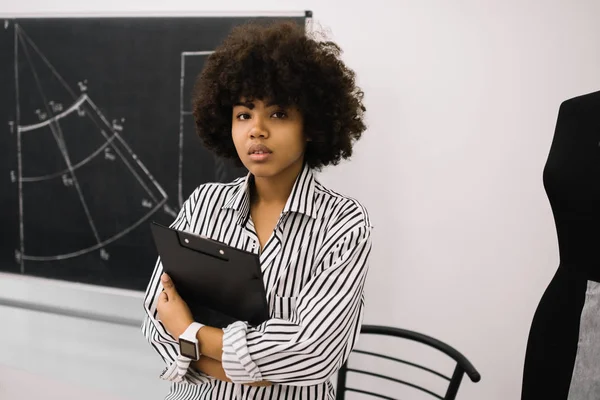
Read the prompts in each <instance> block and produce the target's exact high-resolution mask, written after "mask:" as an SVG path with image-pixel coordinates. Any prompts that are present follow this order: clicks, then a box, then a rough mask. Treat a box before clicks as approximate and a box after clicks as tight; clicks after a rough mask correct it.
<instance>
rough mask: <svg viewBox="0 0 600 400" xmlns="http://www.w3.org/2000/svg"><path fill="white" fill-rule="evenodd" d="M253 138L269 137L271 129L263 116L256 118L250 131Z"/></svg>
mask: <svg viewBox="0 0 600 400" xmlns="http://www.w3.org/2000/svg"><path fill="white" fill-rule="evenodd" d="M248 133H249V135H250V138H251V139H256V138H263V139H264V138H267V137H269V131H268V129H267V127H266V126H265V124H264V121H263V119H262V118H261V117H256V118H254V124H253V125H252V127H251V128H250V131H249V132H248Z"/></svg>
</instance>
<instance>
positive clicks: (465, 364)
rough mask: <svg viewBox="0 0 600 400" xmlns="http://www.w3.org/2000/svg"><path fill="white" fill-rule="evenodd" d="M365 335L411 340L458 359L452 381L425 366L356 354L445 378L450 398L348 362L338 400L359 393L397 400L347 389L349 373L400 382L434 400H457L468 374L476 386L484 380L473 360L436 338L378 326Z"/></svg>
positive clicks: (341, 375)
mask: <svg viewBox="0 0 600 400" xmlns="http://www.w3.org/2000/svg"><path fill="white" fill-rule="evenodd" d="M365 334H366V335H385V336H393V337H397V338H403V339H407V340H412V341H416V342H419V343H422V344H425V345H428V346H431V347H433V348H435V349H437V350H439V351H441V352H443V353H445V354H446V355H447V356H449V357H451V358H452V359H454V361H456V367H455V368H454V373H453V374H452V377H448V376H446V375H443V374H441V373H439V372H436V371H433V370H431V369H429V368H426V367H424V366H422V365H418V364H414V363H411V362H408V361H404V360H401V359H399V358H394V357H390V356H388V355H384V354H378V353H372V352H369V351H364V350H359V349H355V350H354V351H353V353H360V354H365V355H369V356H374V357H379V358H383V359H386V360H391V361H396V362H399V363H402V364H406V365H409V366H411V367H415V368H419V369H421V370H424V371H427V372H429V373H432V374H434V375H436V376H438V377H441V378H443V379H445V380H447V381H449V382H450V383H449V384H448V389H447V390H446V394H445V395H444V396H441V395H438V394H436V393H434V392H432V391H430V390H427V389H425V388H423V387H421V386H418V385H415V384H412V383H409V382H406V381H403V380H401V379H397V378H393V377H390V376H385V375H381V374H377V373H374V372H370V371H364V370H359V369H354V368H349V367H348V362H346V363H345V364H344V365H343V366H342V368H341V369H340V370H339V372H338V376H337V395H336V400H344V398H345V393H346V392H356V393H362V394H366V395H370V396H374V397H378V398H380V399H388V400H395V399H394V398H392V397H388V396H384V395H382V394H377V393H373V392H369V391H366V390H360V389H355V388H349V387H347V386H346V384H347V382H346V380H347V374H348V372H354V373H359V374H364V375H369V376H373V377H376V378H381V379H385V380H388V381H392V382H396V383H399V384H402V385H406V386H410V387H412V388H415V389H418V390H420V391H422V392H425V393H427V394H429V395H431V396H432V397H433V398H437V399H441V400H454V399H455V398H456V393H457V392H458V388H459V386H460V383H461V381H462V378H463V375H464V374H465V373H466V374H467V375H468V376H469V378H471V381H473V382H479V380H480V379H481V375H479V372H477V370H476V369H475V367H474V366H473V365H472V364H471V363H470V362H469V360H467V358H466V357H465V356H463V355H462V354H461V353H459V352H458V351H457V350H456V349H454V348H452V347H451V346H449V345H447V344H446V343H443V342H440V341H439V340H437V339H434V338H432V337H429V336H426V335H423V334H421V333H417V332H412V331H408V330H405V329H399V328H392V327H387V326H376V325H363V326H362V328H361V335H365ZM349 361H350V360H349Z"/></svg>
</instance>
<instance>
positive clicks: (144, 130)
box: [0, 13, 310, 290]
mask: <svg viewBox="0 0 600 400" xmlns="http://www.w3.org/2000/svg"><path fill="white" fill-rule="evenodd" d="M309 17H310V13H302V14H297V15H295V16H294V15H289V16H286V15H281V16H252V17H250V16H243V17H242V16H238V17H235V16H221V17H217V16H210V17H206V16H205V17H144V18H133V17H111V18H108V17H103V18H89V17H88V18H22V19H20V18H19V19H5V20H4V21H3V24H4V25H3V29H2V31H1V32H0V89H1V90H0V152H1V153H0V224H1V225H2V240H1V241H0V271H2V272H8V273H11V274H12V273H14V274H23V275H29V276H36V277H43V278H50V279H58V280H63V281H70V282H81V283H88V284H93V285H99V286H109V287H116V288H125V289H133V290H143V289H144V288H145V286H146V285H147V283H148V279H149V277H150V274H151V272H152V269H153V268H154V263H155V260H156V250H155V248H154V244H153V242H152V237H151V235H150V230H149V224H150V222H151V221H157V222H159V223H161V224H164V225H168V224H170V223H171V222H172V221H173V220H174V218H175V216H176V214H177V212H178V211H179V209H180V207H181V204H182V202H183V201H184V200H185V199H186V198H187V197H188V195H189V194H190V193H191V192H192V191H193V190H194V189H195V188H196V187H197V186H198V185H200V184H202V183H205V182H215V181H219V182H225V181H231V180H232V179H234V178H235V177H238V176H241V175H244V174H245V173H246V171H245V170H243V169H241V168H236V167H234V166H233V165H232V164H231V163H229V162H225V161H223V160H221V159H219V158H217V157H215V156H214V155H213V154H212V153H211V152H209V151H208V150H206V149H205V148H204V146H203V145H202V143H201V142H200V139H198V138H197V136H196V133H195V131H194V124H193V117H192V116H191V114H190V91H191V88H192V85H193V82H194V80H195V78H196V76H197V74H198V73H199V72H200V70H201V69H202V66H203V64H204V61H205V59H206V57H207V56H208V54H210V52H211V51H213V50H214V49H215V47H216V46H217V45H218V44H219V43H220V42H221V40H222V39H223V38H224V37H225V36H226V35H227V34H228V32H229V31H230V30H231V28H232V27H234V26H235V25H238V24H241V23H244V22H246V21H248V20H252V19H265V18H267V19H286V20H290V19H293V20H294V21H296V22H297V23H299V24H301V26H305V23H306V19H307V18H309Z"/></svg>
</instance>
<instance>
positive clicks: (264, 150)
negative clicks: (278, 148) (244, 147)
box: [248, 143, 272, 155]
mask: <svg viewBox="0 0 600 400" xmlns="http://www.w3.org/2000/svg"><path fill="white" fill-rule="evenodd" d="M271 153H272V151H271V149H269V148H268V147H267V146H265V145H264V144H259V143H255V144H253V145H252V146H250V149H248V154H250V155H253V154H271Z"/></svg>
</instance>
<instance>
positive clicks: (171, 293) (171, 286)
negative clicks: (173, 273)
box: [161, 273, 177, 298]
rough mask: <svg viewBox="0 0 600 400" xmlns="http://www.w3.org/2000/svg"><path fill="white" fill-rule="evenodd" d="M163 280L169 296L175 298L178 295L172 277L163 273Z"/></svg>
mask: <svg viewBox="0 0 600 400" xmlns="http://www.w3.org/2000/svg"><path fill="white" fill-rule="evenodd" d="M161 281H162V284H163V287H164V288H165V292H166V293H167V296H168V298H173V297H175V296H176V295H177V291H176V290H175V285H174V284H173V281H172V280H171V277H170V276H169V275H167V274H166V273H163V274H162V276H161Z"/></svg>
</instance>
